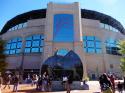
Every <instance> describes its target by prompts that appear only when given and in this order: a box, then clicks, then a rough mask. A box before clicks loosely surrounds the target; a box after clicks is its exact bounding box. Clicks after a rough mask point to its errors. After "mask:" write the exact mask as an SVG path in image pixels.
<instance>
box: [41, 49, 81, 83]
mask: <svg viewBox="0 0 125 93" xmlns="http://www.w3.org/2000/svg"><path fill="white" fill-rule="evenodd" d="M59 52H60V50H58V51H57V52H56V53H55V55H54V56H51V57H49V58H48V59H47V60H46V61H45V62H44V63H43V65H42V68H41V74H43V73H44V72H47V73H48V74H49V76H51V77H52V78H53V80H62V77H63V75H67V76H69V75H71V76H72V77H73V80H76V81H77V80H82V76H83V66H82V62H81V59H80V58H79V56H78V55H77V54H76V53H75V52H74V51H72V50H71V51H67V53H66V51H65V52H62V51H61V53H65V55H61V54H60V53H59Z"/></svg>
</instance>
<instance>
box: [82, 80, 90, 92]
mask: <svg viewBox="0 0 125 93" xmlns="http://www.w3.org/2000/svg"><path fill="white" fill-rule="evenodd" d="M83 90H89V85H88V84H87V83H86V80H84V81H83Z"/></svg>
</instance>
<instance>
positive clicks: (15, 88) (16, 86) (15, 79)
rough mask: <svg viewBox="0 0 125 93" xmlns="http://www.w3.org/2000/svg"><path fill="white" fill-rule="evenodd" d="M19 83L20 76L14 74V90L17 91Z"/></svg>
mask: <svg viewBox="0 0 125 93" xmlns="http://www.w3.org/2000/svg"><path fill="white" fill-rule="evenodd" d="M18 84H19V76H16V75H14V76H13V92H17V90H18V89H17V88H18Z"/></svg>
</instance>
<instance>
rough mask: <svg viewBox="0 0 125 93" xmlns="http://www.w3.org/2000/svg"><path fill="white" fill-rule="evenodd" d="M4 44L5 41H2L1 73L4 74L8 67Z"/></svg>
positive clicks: (0, 54) (0, 48) (0, 46)
mask: <svg viewBox="0 0 125 93" xmlns="http://www.w3.org/2000/svg"><path fill="white" fill-rule="evenodd" d="M4 44H5V41H3V40H2V39H0V72H3V71H4V70H5V68H6V66H7V63H6V62H5V58H6V56H5V54H4Z"/></svg>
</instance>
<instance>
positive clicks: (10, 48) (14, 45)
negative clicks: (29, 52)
mask: <svg viewBox="0 0 125 93" xmlns="http://www.w3.org/2000/svg"><path fill="white" fill-rule="evenodd" d="M21 48H22V38H13V39H11V40H9V41H8V42H7V43H6V45H5V54H7V55H9V54H19V53H21Z"/></svg>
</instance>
